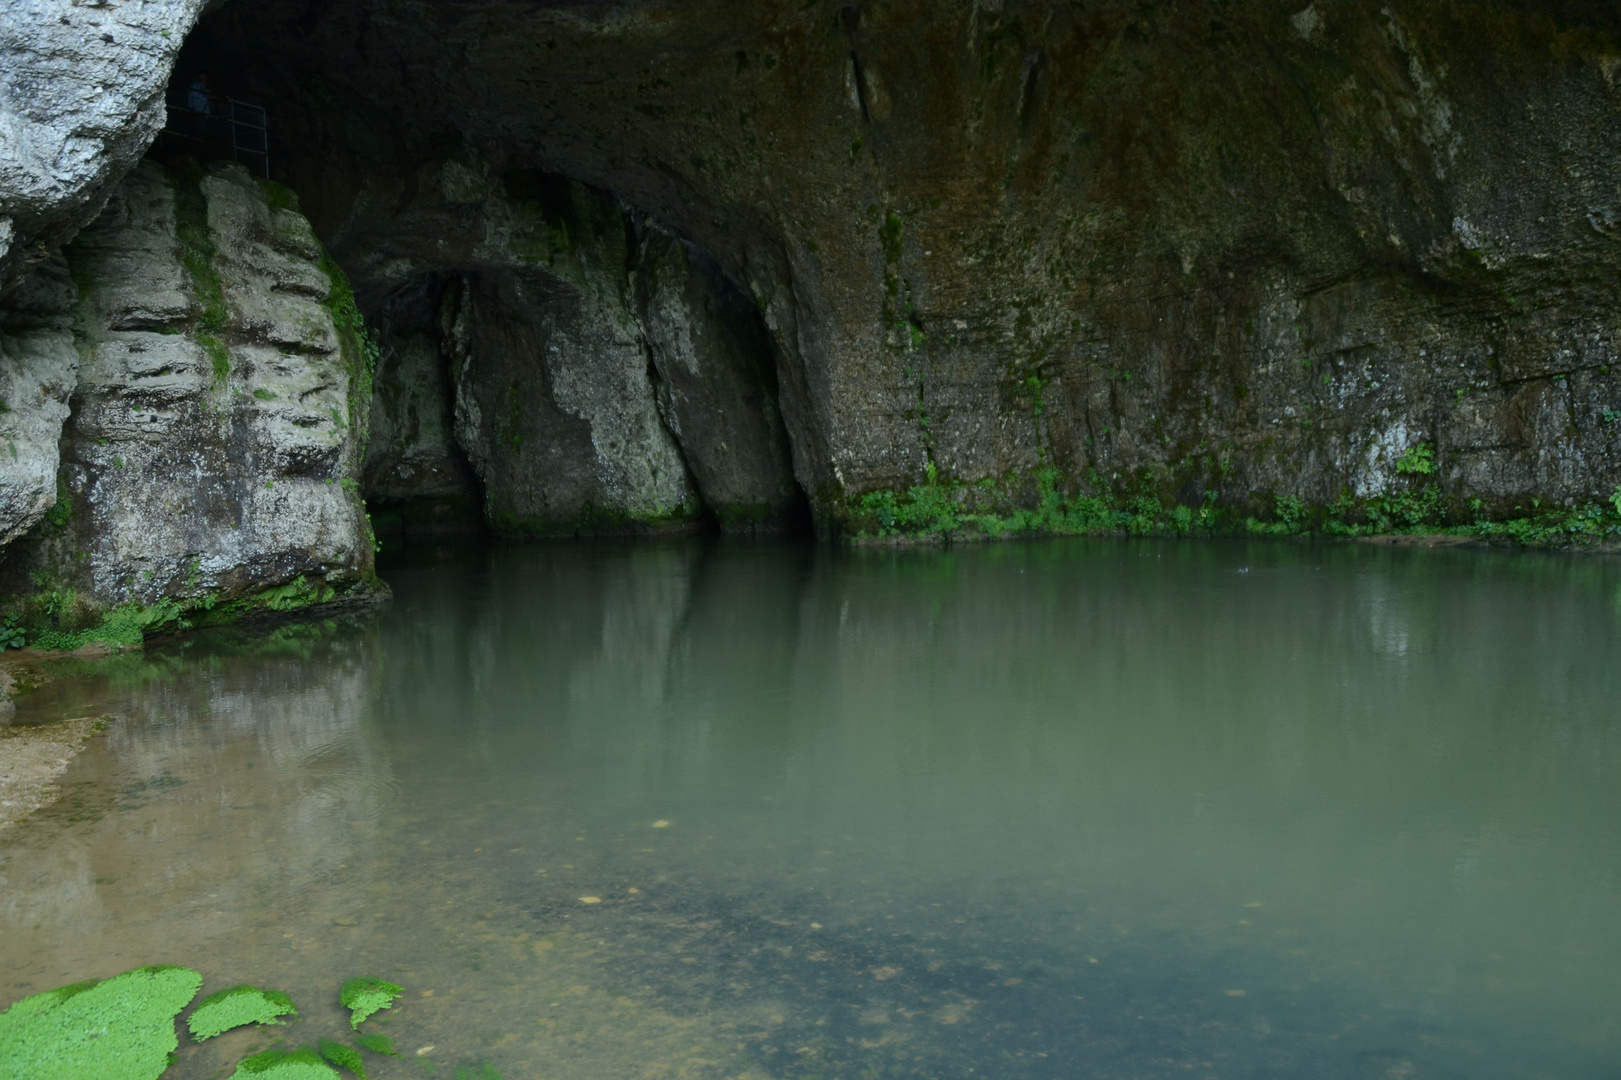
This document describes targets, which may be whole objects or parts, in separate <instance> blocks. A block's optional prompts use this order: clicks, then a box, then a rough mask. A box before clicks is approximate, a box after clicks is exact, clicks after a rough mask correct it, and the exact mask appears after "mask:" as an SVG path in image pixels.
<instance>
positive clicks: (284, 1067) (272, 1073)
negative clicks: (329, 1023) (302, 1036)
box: [231, 1046, 338, 1080]
mask: <svg viewBox="0 0 1621 1080" xmlns="http://www.w3.org/2000/svg"><path fill="white" fill-rule="evenodd" d="M231 1080H338V1073H337V1070H336V1069H334V1068H333V1067H332V1066H330V1065H328V1064H327V1063H326V1062H325V1061H323V1060H322V1059H321V1055H320V1054H318V1053H316V1052H315V1051H314V1050H312V1049H310V1048H309V1047H307V1046H305V1047H300V1048H299V1049H297V1050H266V1051H265V1052H264V1053H262V1054H254V1055H253V1056H252V1057H248V1058H243V1059H242V1061H241V1062H240V1063H239V1064H238V1065H237V1067H236V1071H235V1072H233V1073H232V1074H231Z"/></svg>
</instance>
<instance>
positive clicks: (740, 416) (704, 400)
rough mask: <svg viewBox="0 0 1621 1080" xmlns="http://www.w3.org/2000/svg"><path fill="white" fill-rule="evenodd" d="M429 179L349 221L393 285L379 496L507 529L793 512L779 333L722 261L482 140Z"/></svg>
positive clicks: (748, 523)
mask: <svg viewBox="0 0 1621 1080" xmlns="http://www.w3.org/2000/svg"><path fill="white" fill-rule="evenodd" d="M411 179H412V180H413V181H414V183H412V184H410V185H401V187H400V191H399V192H398V194H397V195H396V197H394V198H383V197H380V195H378V196H373V197H372V198H370V199H368V200H367V201H366V202H365V203H364V204H363V206H364V209H365V210H366V211H367V212H366V213H365V214H362V215H357V216H356V217H354V218H351V220H350V221H349V222H348V224H347V226H346V228H345V230H344V232H343V237H344V243H345V244H347V245H350V246H351V247H354V248H359V249H360V250H362V251H364V252H365V253H366V254H364V255H362V256H361V257H360V258H358V259H357V260H356V261H355V262H354V263H353V264H352V265H353V268H354V272H355V274H356V280H357V282H361V283H362V284H363V285H364V286H365V287H367V288H370V289H371V290H372V291H373V292H374V293H381V294H382V299H381V300H380V301H378V302H377V304H376V310H378V312H379V313H380V314H379V317H378V318H377V319H376V320H375V321H376V323H377V326H378V327H379V331H380V333H381V334H382V340H383V358H382V366H381V367H380V369H379V376H378V381H377V387H378V389H377V395H376V398H375V404H374V411H373V415H374V425H373V427H374V431H375V433H376V438H375V439H374V441H373V444H372V449H371V457H370V460H369V462H368V466H367V482H368V488H367V492H368V495H369V496H371V497H372V498H374V499H378V500H380V501H383V502H388V503H394V504H398V505H400V506H401V507H402V508H403V509H404V512H405V513H406V514H407V515H411V514H413V513H414V514H415V515H416V517H415V520H416V522H417V524H418V527H421V526H422V525H423V524H424V523H425V520H426V519H427V518H428V516H429V515H427V514H423V513H422V512H421V511H420V509H413V504H414V503H418V502H420V501H422V500H429V501H432V502H436V503H439V504H440V505H443V503H444V501H446V500H449V501H451V502H459V501H462V500H465V499H474V500H481V501H482V505H483V510H484V517H485V519H486V521H487V522H488V524H489V526H490V527H491V528H492V529H494V530H495V531H496V532H498V533H501V534H504V535H509V536H555V535H581V534H589V535H601V534H605V533H620V532H647V531H667V530H685V529H691V528H696V527H700V526H701V525H702V524H703V523H704V521H703V519H704V518H705V517H708V516H713V517H714V518H716V519H718V522H719V523H720V524H721V525H722V527H724V528H727V529H728V530H731V531H755V530H761V529H765V530H773V529H778V528H782V527H784V526H785V525H789V524H792V523H793V522H794V520H795V515H796V513H797V512H798V511H799V507H800V503H801V499H802V496H801V495H800V493H799V490H798V488H797V486H796V485H795V483H794V479H793V472H792V461H791V454H790V451H789V447H788V441H787V435H786V432H785V431H784V429H783V424H782V420H781V417H780V416H779V414H778V411H777V405H776V394H775V391H774V387H773V385H772V383H773V381H774V376H775V372H774V366H773V362H772V349H771V344H770V341H769V338H768V336H767V334H766V332H765V328H764V325H763V323H762V322H761V320H760V316H759V313H758V312H757V311H756V310H755V308H754V305H753V304H752V303H751V302H750V301H748V300H747V299H746V298H745V297H743V296H742V295H741V294H739V293H738V292H737V290H736V289H735V288H734V287H732V286H730V285H729V283H728V282H727V281H726V280H725V278H724V276H723V275H722V274H721V273H720V272H719V271H718V269H717V268H716V267H715V266H714V265H713V263H712V262H711V261H709V260H708V259H707V258H706V257H705V256H703V255H702V254H701V253H694V252H690V251H689V249H688V248H687V246H686V245H684V244H682V243H681V242H680V241H679V240H677V239H676V238H674V237H672V236H670V235H669V234H668V233H665V232H663V231H661V230H659V229H658V228H657V227H656V226H655V225H652V224H651V223H648V222H646V221H645V220H641V219H640V218H639V217H638V216H637V215H635V214H633V213H631V212H630V211H628V210H627V209H626V208H625V207H624V206H623V205H621V203H620V202H619V201H618V200H617V199H616V198H615V197H614V196H613V195H612V194H611V193H609V192H606V191H603V190H600V189H595V188H591V187H587V186H586V185H583V184H580V183H578V182H574V181H569V180H567V179H565V178H562V177H559V176H556V175H553V174H549V173H545V172H538V171H532V170H516V171H511V172H508V173H506V174H504V175H503V174H499V173H493V171H492V170H491V169H490V168H489V166H488V163H487V162H485V161H483V160H482V159H481V158H480V157H479V156H478V155H477V153H476V151H474V150H471V149H469V148H465V147H464V148H460V150H459V151H458V152H457V153H455V155H454V156H447V157H443V158H441V159H439V160H435V161H431V162H428V163H426V164H423V165H420V166H418V167H417V168H416V169H415V170H414V172H413V175H412V177H411ZM463 461H465V462H466V466H465V467H464V466H463V465H462V462H463ZM469 471H470V474H471V475H469Z"/></svg>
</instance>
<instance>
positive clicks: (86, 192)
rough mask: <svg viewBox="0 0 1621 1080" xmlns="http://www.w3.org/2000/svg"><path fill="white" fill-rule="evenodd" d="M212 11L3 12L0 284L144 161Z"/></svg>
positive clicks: (71, 228)
mask: <svg viewBox="0 0 1621 1080" xmlns="http://www.w3.org/2000/svg"><path fill="white" fill-rule="evenodd" d="M204 4H205V0H168V2H165V3H161V4H153V3H88V4H87V3H80V2H78V0H3V2H0V283H3V282H6V281H8V280H11V279H14V278H16V277H18V276H22V275H23V274H26V273H27V272H28V270H29V268H30V267H35V266H38V265H40V264H41V263H42V262H44V261H46V260H48V259H49V258H50V256H51V253H52V251H53V249H54V248H55V247H56V246H57V245H59V244H60V243H62V242H63V241H65V240H67V239H70V238H71V237H72V236H73V234H74V233H75V232H77V231H78V230H79V229H80V228H81V227H82V226H84V225H85V224H86V223H88V222H89V221H90V219H91V218H94V217H95V216H96V213H97V212H98V210H99V209H100V207H101V204H102V203H103V202H105V201H106V199H107V196H108V194H109V193H110V192H111V190H112V188H113V187H114V185H116V184H117V183H118V181H119V179H120V178H121V177H122V176H123V175H124V174H125V173H127V172H128V171H129V169H130V167H131V166H133V165H134V164H135V162H136V161H138V160H140V157H141V155H142V154H144V153H146V149H147V147H148V146H150V145H151V144H152V140H153V138H154V137H155V136H156V135H157V133H158V129H159V128H161V127H162V126H163V120H164V107H163V92H164V88H165V87H166V86H167V85H168V82H169V77H170V73H171V71H172V69H173V67H174V61H175V57H176V55H177V54H178V53H179V52H180V46H181V43H182V42H183V41H184V40H185V37H186V34H187V33H188V32H190V30H191V28H192V25H193V24H194V23H195V22H196V20H197V16H198V14H199V13H200V12H201V11H202V9H203V7H204ZM46 272H47V273H48V272H49V271H48V270H47V271H46Z"/></svg>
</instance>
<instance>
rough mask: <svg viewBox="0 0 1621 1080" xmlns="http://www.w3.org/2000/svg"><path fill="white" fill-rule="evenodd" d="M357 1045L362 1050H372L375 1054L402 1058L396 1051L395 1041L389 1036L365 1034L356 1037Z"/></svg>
mask: <svg viewBox="0 0 1621 1080" xmlns="http://www.w3.org/2000/svg"><path fill="white" fill-rule="evenodd" d="M355 1045H356V1046H358V1047H360V1048H361V1049H362V1050H370V1051H371V1052H372V1053H374V1054H382V1055H384V1056H385V1057H399V1056H400V1055H399V1054H398V1053H396V1052H395V1050H394V1040H393V1039H390V1038H389V1037H388V1036H387V1035H368V1034H364V1033H363V1034H360V1035H356V1036H355Z"/></svg>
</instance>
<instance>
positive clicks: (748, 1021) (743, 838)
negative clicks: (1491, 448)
mask: <svg viewBox="0 0 1621 1080" xmlns="http://www.w3.org/2000/svg"><path fill="white" fill-rule="evenodd" d="M388 576H389V577H390V580H391V581H392V583H393V585H394V588H395V593H396V600H395V602H394V604H393V605H392V606H391V607H390V608H388V609H386V610H385V611H384V612H382V613H381V614H379V615H377V616H375V617H373V618H369V619H366V620H363V621H361V622H359V623H357V624H352V625H329V626H324V627H313V628H289V629H284V630H283V631H280V632H279V633H277V634H276V635H275V636H274V637H273V638H272V640H271V641H269V642H268V643H267V642H266V641H265V640H264V639H263V637H262V636H261V637H260V638H259V639H257V641H254V640H249V639H246V638H244V637H241V636H238V637H230V638H226V637H214V638H209V637H203V638H199V639H193V640H191V641H187V642H183V643H180V644H177V645H171V646H166V647H154V648H151V649H149V650H148V651H147V653H146V654H145V655H144V656H139V657H129V658H124V659H119V660H115V661H113V662H111V663H109V664H107V665H104V666H102V667H100V668H85V669H83V670H79V671H75V670H73V669H64V671H63V673H62V674H61V676H60V677H59V678H58V680H57V681H56V682H55V683H54V684H53V685H52V686H50V687H48V688H46V689H45V690H42V691H40V692H39V693H37V694H35V695H34V696H33V697H32V698H30V699H26V700H25V704H24V710H23V713H22V715H21V716H20V717H19V719H20V720H29V719H33V720H48V719H56V718H59V717H61V716H64V715H82V714H86V713H93V712H102V711H106V712H112V713H114V714H116V715H117V716H118V717H120V719H119V720H118V722H117V723H115V724H114V725H113V726H112V728H111V729H110V730H109V731H108V733H107V735H106V736H105V737H103V738H102V739H100V740H98V741H97V742H96V743H95V744H94V745H93V746H92V748H91V749H90V750H88V751H87V752H86V753H85V754H84V755H82V756H81V757H80V758H79V759H77V761H76V762H75V763H74V765H73V766H72V768H71V770H70V772H69V773H68V774H67V776H66V778H65V781H66V784H65V786H66V790H67V792H68V794H67V796H66V798H64V800H63V801H62V802H61V803H59V804H58V805H57V806H56V807H54V808H53V809H52V810H51V811H49V812H47V813H46V814H45V815H43V816H42V817H41V818H38V819H36V820H35V821H33V822H31V823H29V824H27V825H25V826H23V827H20V828H16V829H12V830H10V831H8V832H6V833H4V834H0V1005H4V1004H8V1003H10V1002H11V1001H13V1000H15V999H17V998H20V997H22V996H24V995H26V994H29V993H33V992H37V991H39V990H43V989H47V988H50V987H53V986H57V985H60V984H63V983H67V982H71V981H76V980H80V979H85V978H90V977H95V976H106V975H110V974H113V973H115V972H118V971H122V970H126V969H128V968H132V967H135V966H137V965H141V964H147V963H156V962H168V963H180V964H186V965H190V966H194V967H197V968H199V969H200V970H202V971H203V972H204V973H205V975H207V976H208V983H207V985H206V987H205V989H207V990H213V989H216V988H219V987H224V986H229V985H234V984H236V983H239V982H252V983H257V984H260V985H268V986H274V987H280V988H283V989H285V990H287V991H288V992H290V993H291V994H292V996H293V998H294V1000H295V1001H297V1002H298V1003H299V1004H300V1006H301V1008H302V1010H303V1019H302V1020H301V1021H300V1022H299V1023H298V1024H297V1025H296V1026H294V1027H291V1028H288V1029H286V1030H285V1031H284V1032H282V1033H281V1034H284V1035H285V1037H286V1038H287V1039H288V1040H289V1041H290V1042H313V1041H314V1040H315V1038H316V1037H318V1036H322V1035H327V1034H336V1033H338V1031H339V1029H340V1028H341V1027H342V1026H343V1024H342V1020H341V1016H340V1012H339V1010H338V1008H337V1004H336V1001H335V1000H334V998H335V989H336V986H337V985H338V983H339V982H340V981H341V980H342V979H344V978H345V977H348V976H351V975H356V974H374V975H380V976H384V977H388V978H393V979H395V980H396V981H399V982H402V983H404V984H405V985H406V986H407V987H408V988H409V990H410V991H411V992H410V993H409V994H408V995H407V997H406V998H405V999H404V1000H403V1001H402V1002H401V1003H400V1004H399V1005H398V1006H396V1008H395V1009H394V1010H393V1012H392V1013H391V1014H385V1016H384V1017H383V1018H382V1019H383V1020H384V1021H385V1023H384V1024H383V1026H382V1027H381V1028H380V1030H383V1031H386V1032H387V1033H388V1034H389V1035H391V1036H392V1037H393V1038H394V1040H395V1042H396V1044H397V1045H399V1046H400V1048H401V1049H403V1050H404V1051H405V1054H406V1056H405V1057H403V1058H400V1059H390V1060H376V1061H375V1064H374V1066H373V1068H372V1069H371V1074H372V1076H374V1077H377V1078H381V1080H387V1078H390V1077H421V1076H426V1075H439V1076H442V1077H446V1078H449V1077H452V1076H454V1075H455V1070H456V1067H457V1066H458V1064H460V1065H473V1064H488V1065H490V1066H492V1067H493V1068H495V1069H497V1070H499V1072H500V1073H501V1074H502V1075H504V1076H505V1077H506V1078H507V1080H520V1078H529V1077H535V1078H547V1080H574V1078H582V1080H583V1078H604V1080H606V1078H610V1077H611V1078H614V1080H624V1078H666V1077H669V1078H675V1077H690V1078H695V1080H700V1078H701V1080H708V1078H720V1077H748V1078H753V1080H764V1078H768V1077H769V1078H783V1080H788V1078H806V1080H808V1078H813V1077H821V1078H826V1080H832V1078H835V1077H838V1078H848V1080H857V1078H866V1077H895V1078H902V1077H917V1078H924V1077H930V1078H944V1077H993V1078H1002V1077H1006V1078H1026V1077H1029V1078H1038V1077H1041V1078H1045V1077H1052V1078H1066V1080H1067V1078H1079V1077H1097V1078H1108V1077H1120V1078H1134V1080H1141V1078H1159V1077H1216V1078H1229V1077H1232V1078H1240V1077H1242V1078H1251V1077H1254V1078H1262V1077H1265V1078H1340V1077H1344V1078H1359V1080H1360V1078H1408V1080H1426V1078H1439V1077H1449V1078H1454V1077H1455V1078H1498V1077H1503V1078H1507V1077H1516V1078H1518V1077H1527V1078H1529V1077H1546V1078H1560V1080H1573V1078H1575V1080H1581V1078H1589V1077H1591V1078H1599V1077H1606V1078H1613V1077H1616V1076H1618V1075H1621V566H1617V565H1616V564H1615V563H1613V562H1611V561H1608V560H1605V559H1601V558H1588V559H1561V558H1554V557H1548V556H1537V555H1502V554H1490V553H1481V552H1452V551H1423V550H1390V549H1375V548H1369V547H1364V546H1338V547H1311V546H1305V545H1293V544H1269V545H1263V544H1241V543H1229V544H1224V543H1202V544H1192V543H1184V544H1176V543H1149V542H1144V543H1128V542H1074V543H1050V544H1038V545H1015V544H1009V545H999V546H993V547H987V548H983V549H975V550H956V551H947V552H917V553H903V554H894V553H882V554H874V553H836V552H829V551H819V550H815V549H810V548H797V547H791V546H746V545H745V546H732V545H712V544H711V545H705V544H696V543H694V544H676V545H668V546H659V545H653V546H648V545H643V546H625V547H615V546H606V547H605V546H595V547H583V546H582V547H576V546H541V547H530V548H522V549H496V550H493V551H483V552H459V553H441V555H440V556H439V557H437V558H430V557H419V558H417V559H416V560H414V561H412V562H408V563H402V564H400V565H397V566H395V567H393V568H392V569H391V570H390V571H389V572H388ZM582 898H585V899H582ZM269 1041H270V1036H267V1035H265V1034H262V1033H256V1032H238V1033H235V1034H232V1035H228V1036H225V1037H223V1038H221V1039H217V1040H214V1042H212V1043H210V1044H207V1045H205V1046H204V1047H202V1048H198V1049H197V1050H193V1051H188V1052H187V1053H186V1054H185V1055H183V1061H182V1064H181V1066H180V1069H179V1070H178V1074H179V1075H180V1076H181V1077H187V1078H192V1077H195V1078H202V1077H214V1076H218V1075H220V1074H221V1070H222V1069H224V1068H227V1067H228V1066H229V1064H230V1063H231V1062H232V1061H234V1060H235V1059H236V1057H238V1056H240V1055H241V1054H242V1053H245V1052H246V1051H247V1050H249V1049H253V1048H257V1047H259V1046H263V1045H266V1044H267V1043H268V1042H269ZM428 1046H431V1047H432V1048H433V1049H432V1050H430V1051H428V1052H427V1053H425V1054H423V1055H421V1056H420V1057H419V1056H417V1055H416V1053H415V1051H416V1050H417V1049H418V1048H422V1047H428Z"/></svg>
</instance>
